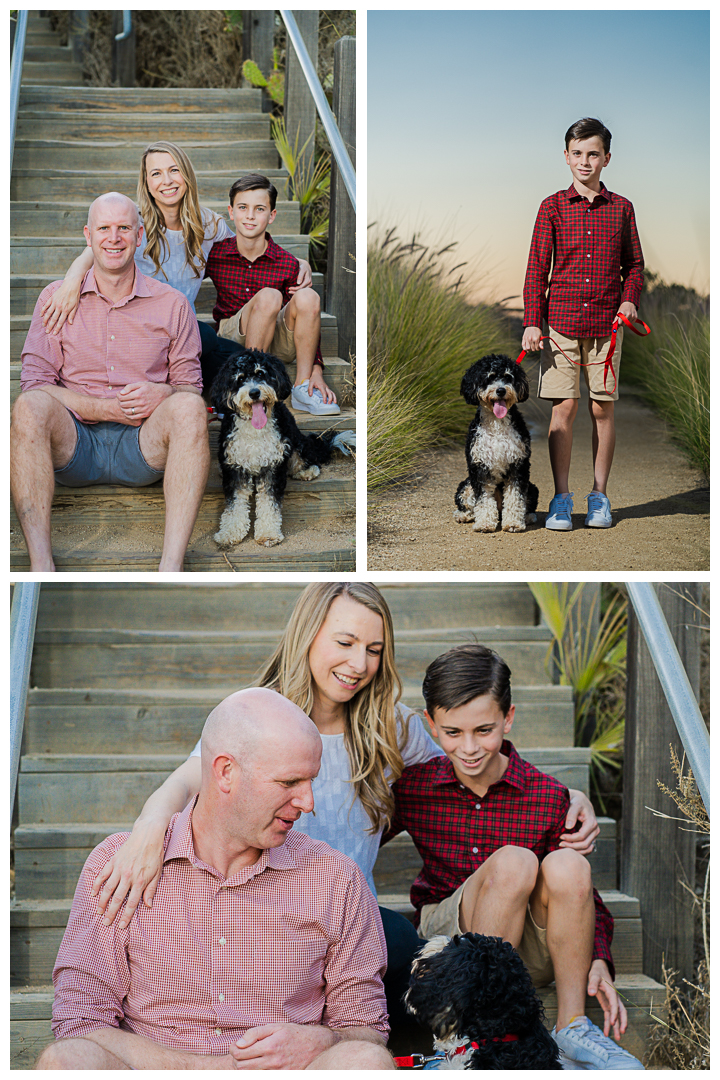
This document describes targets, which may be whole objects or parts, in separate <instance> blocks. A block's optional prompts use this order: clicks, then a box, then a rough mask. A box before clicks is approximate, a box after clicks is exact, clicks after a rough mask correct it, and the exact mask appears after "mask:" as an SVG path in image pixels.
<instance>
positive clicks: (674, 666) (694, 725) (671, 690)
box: [626, 581, 710, 817]
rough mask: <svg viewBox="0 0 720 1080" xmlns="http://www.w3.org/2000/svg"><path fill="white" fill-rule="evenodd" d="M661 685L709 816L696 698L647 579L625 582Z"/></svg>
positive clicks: (705, 750) (706, 756)
mask: <svg viewBox="0 0 720 1080" xmlns="http://www.w3.org/2000/svg"><path fill="white" fill-rule="evenodd" d="M626 585H627V590H628V595H629V597H630V599H631V601H632V605H633V607H634V609H635V614H636V615H637V620H638V623H639V624H640V629H641V630H642V632H643V636H644V638H645V642H646V644H647V647H648V650H649V652H650V656H651V657H652V661H653V663H654V665H655V670H656V671H657V676H658V679H659V680H660V685H661V686H662V688H663V691H664V693H665V697H666V698H667V703H668V705H669V706H670V711H671V712H672V715H673V719H674V721H675V727H676V728H677V730H678V735H679V736H680V738H681V740H682V744H683V746H684V748H685V753H686V754H687V757H688V761H689V762H690V767H691V769H692V771H693V776H694V777H695V782H696V783H697V786H698V791H699V792H700V798H701V799H702V801H703V803H704V804H705V809H706V810H707V814H708V817H710V736H709V735H708V731H707V728H706V726H705V721H704V720H703V718H702V714H701V712H700V709H699V708H698V703H697V701H696V700H695V695H694V693H693V689H692V687H691V685H690V680H689V679H688V677H687V673H686V671H685V668H684V667H683V662H682V660H681V659H680V654H679V653H678V651H677V647H676V645H675V642H674V641H673V637H672V634H671V633H670V628H669V626H668V624H667V619H666V618H665V613H664V612H663V609H662V608H661V607H660V601H659V600H658V598H657V594H656V592H655V590H654V589H653V587H652V585H651V584H650V583H649V582H646V581H645V582H629V581H628V582H626Z"/></svg>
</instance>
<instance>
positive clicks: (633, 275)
mask: <svg viewBox="0 0 720 1080" xmlns="http://www.w3.org/2000/svg"><path fill="white" fill-rule="evenodd" d="M610 139H611V135H610V132H609V131H608V129H607V128H606V127H605V125H604V124H602V123H601V122H600V121H599V120H592V119H587V118H586V119H583V120H578V121H577V122H576V123H575V124H573V125H572V127H570V128H568V130H567V132H566V133H565V160H566V162H567V163H568V165H569V166H570V172H571V173H572V178H573V180H572V184H571V185H570V187H569V188H568V189H567V190H566V191H558V192H556V193H555V194H554V195H551V196H550V197H549V198H548V199H545V201H544V202H543V203H542V204H541V206H540V210H539V212H538V216H537V220H536V222H535V229H534V232H533V237H532V242H531V245H530V255H529V257H528V265H527V273H526V276H525V288H524V291H523V300H524V304H525V320H524V325H525V331H524V333H523V339H522V347H523V349H527V350H529V351H537V350H539V349H540V347H541V337H542V336H543V335H549V338H552V339H553V341H550V340H549V338H548V337H546V338H545V340H544V342H543V343H542V356H541V370H540V386H539V390H538V396H539V397H541V398H551V399H552V403H553V409H552V418H551V421H550V432H549V436H548V441H549V447H550V464H551V466H552V471H553V480H554V482H555V495H554V497H553V499H552V501H551V502H550V510H549V511H548V515H547V518H546V520H545V528H546V529H558V530H563V531H567V530H569V529H572V517H571V514H572V508H573V503H572V496H573V492H571V491H570V490H569V486H570V485H569V473H570V456H571V453H572V441H573V421H574V420H575V416H576V414H577V409H578V399H579V397H580V367H579V366H577V365H578V364H582V365H586V366H583V371H584V372H585V380H586V382H587V384H588V390H589V394H590V401H589V409H590V417H591V419H592V450H593V469H594V478H593V490H592V491H591V492H590V494H589V495H587V496H586V498H587V503H588V513H587V516H586V518H585V524H586V525H588V526H591V527H593V528H600V529H607V528H609V527H610V526H611V525H612V512H611V507H610V501H609V499H608V497H607V482H608V477H609V475H610V467H611V465H612V460H613V453H614V450H615V416H614V408H615V402H616V401H617V399H618V396H619V395H618V388H617V376H618V374H619V369H620V353H621V349H622V334H623V328H622V325H621V326H620V328H619V329H618V331H617V334H616V338H617V344H616V348H615V353H614V355H613V357H612V365H613V368H614V371H615V376H614V377H613V373H612V371H611V370H609V369H608V370H607V374H606V370H605V368H606V365H605V360H606V358H607V356H608V351H609V349H610V347H611V338H612V335H611V330H612V324H613V320H614V318H615V316H616V315H617V313H618V312H619V313H620V314H622V315H624V316H626V318H627V319H628V320H629V321H630V322H633V321H635V320H636V319H637V305H638V302H639V300H640V293H641V291H642V286H643V254H642V248H641V247H640V240H639V237H638V232H637V227H636V225H635V211H634V210H633V206H632V203H630V202H628V200H627V199H623V197H622V196H621V195H616V194H615V193H614V192H610V191H608V189H607V188H606V187H605V185H604V184H603V182H602V181H601V179H600V174H601V172H602V170H603V169H604V168H605V166H606V165H608V164H609V162H610ZM551 264H552V279H551V280H550V281H549V282H548V276H549V273H550V266H551ZM541 327H542V329H541ZM553 342H554V343H555V344H554V343H553ZM561 349H562V350H563V351H564V352H565V353H567V354H568V356H569V357H571V358H572V360H569V359H567V358H566V357H565V356H564V355H563V352H561V351H560V350H561ZM573 360H574V361H575V363H573V362H572V361H573Z"/></svg>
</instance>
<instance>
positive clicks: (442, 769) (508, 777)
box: [434, 739, 525, 791]
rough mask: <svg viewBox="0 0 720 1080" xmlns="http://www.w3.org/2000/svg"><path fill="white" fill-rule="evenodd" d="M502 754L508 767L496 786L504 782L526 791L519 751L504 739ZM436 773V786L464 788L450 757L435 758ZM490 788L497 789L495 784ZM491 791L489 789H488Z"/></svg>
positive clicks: (501, 748)
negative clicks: (453, 785) (452, 785)
mask: <svg viewBox="0 0 720 1080" xmlns="http://www.w3.org/2000/svg"><path fill="white" fill-rule="evenodd" d="M500 753H501V754H505V756H506V757H507V758H508V767H507V769H506V770H505V772H504V773H503V775H502V776H501V777H500V779H499V780H497V781H496V782H495V783H496V784H501V783H503V782H505V783H508V784H511V785H512V786H513V787H516V788H519V789H520V790H521V791H524V790H525V769H524V767H523V765H524V763H523V760H522V758H521V757H520V755H519V754H518V752H517V750H516V749H515V747H514V746H513V744H512V743H511V742H509V741H508V740H507V739H503V743H502V746H501V747H500ZM435 764H436V771H435V780H434V783H435V784H438V785H439V784H458V785H459V786H460V787H464V786H465V785H464V784H460V781H459V780H458V778H457V776H456V775H455V770H454V769H453V767H452V762H451V761H450V758H449V757H446V756H445V755H443V756H442V757H438V758H435ZM490 787H491V788H492V787H495V784H491V785H490ZM488 790H489V789H488Z"/></svg>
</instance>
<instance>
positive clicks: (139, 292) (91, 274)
mask: <svg viewBox="0 0 720 1080" xmlns="http://www.w3.org/2000/svg"><path fill="white" fill-rule="evenodd" d="M80 292H81V293H86V292H94V293H97V295H98V296H104V293H101V292H100V289H99V288H98V284H97V281H96V280H95V268H94V267H93V266H91V267H90V269H89V270H88V272H87V274H86V275H85V279H84V281H83V283H82V288H81V290H80ZM135 296H152V293H151V292H150V289H149V288H148V283H147V280H146V278H145V275H144V274H141V273H140V271H139V270H138V268H137V266H136V267H135V277H134V279H133V284H132V289H131V290H130V292H129V293H128V295H127V296H124V297H123V298H122V300H118V301H116V305H115V306H116V307H121V306H122V304H127V303H128V301H130V300H132V299H133V297H135Z"/></svg>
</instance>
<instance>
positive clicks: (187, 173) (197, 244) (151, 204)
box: [137, 139, 218, 281]
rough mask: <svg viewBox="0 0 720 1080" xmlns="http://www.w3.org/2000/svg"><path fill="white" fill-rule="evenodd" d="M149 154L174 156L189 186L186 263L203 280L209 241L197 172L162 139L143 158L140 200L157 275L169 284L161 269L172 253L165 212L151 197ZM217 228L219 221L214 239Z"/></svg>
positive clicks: (184, 208) (184, 214)
mask: <svg viewBox="0 0 720 1080" xmlns="http://www.w3.org/2000/svg"><path fill="white" fill-rule="evenodd" d="M148 154H170V156H171V157H172V159H173V160H174V162H175V164H176V165H177V167H178V168H179V169H180V172H181V173H182V176H183V179H184V181H185V183H186V184H187V191H186V192H185V194H184V196H183V200H182V202H181V203H180V225H181V228H182V232H183V239H184V241H185V261H186V263H187V265H188V266H189V267H190V268H191V270H192V272H193V274H194V275H195V277H201V276H202V272H203V270H204V268H205V256H204V254H203V250H202V244H203V240H204V239H205V228H206V223H203V217H202V210H201V209H200V202H199V200H198V189H197V180H196V179H195V170H194V169H193V167H192V164H191V162H190V158H189V157H188V156H187V154H186V153H185V151H184V150H181V149H180V147H179V146H176V144H175V143H171V142H165V141H164V140H162V139H161V140H159V141H158V142H154V143H151V144H150V146H148V147H147V149H146V150H145V152H144V154H143V156H142V161H141V162H140V176H139V178H138V186H137V200H138V206H139V207H140V213H141V215H142V219H143V225H144V226H145V255H146V256H147V257H148V258H149V259H152V261H153V262H154V264H155V274H156V275H157V274H159V273H160V272H162V275H163V277H164V278H165V280H166V281H167V274H166V273H165V271H164V270H163V269H162V265H161V263H162V260H163V258H164V255H165V252H167V251H168V250H169V249H168V243H167V240H166V238H165V219H164V217H163V216H162V212H161V211H160V210H159V209H158V206H157V203H156V202H155V200H154V199H153V197H152V195H151V194H150V189H149V187H148V182H147V166H146V164H145V163H146V161H147V156H148ZM217 228H218V223H217V220H216V221H215V232H214V233H213V238H214V237H215V236H216V235H217Z"/></svg>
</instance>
